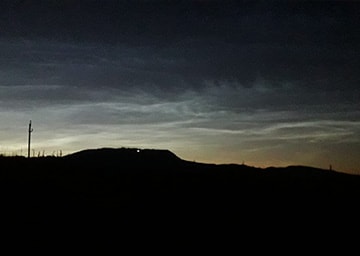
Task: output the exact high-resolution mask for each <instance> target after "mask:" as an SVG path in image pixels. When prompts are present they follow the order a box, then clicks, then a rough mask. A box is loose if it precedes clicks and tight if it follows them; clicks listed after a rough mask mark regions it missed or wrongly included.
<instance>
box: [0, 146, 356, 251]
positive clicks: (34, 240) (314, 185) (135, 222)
mask: <svg viewBox="0 0 360 256" xmlns="http://www.w3.org/2000/svg"><path fill="white" fill-rule="evenodd" d="M0 168H1V174H0V175H1V176H0V181H1V183H0V185H1V209H2V222H1V225H2V232H3V237H4V238H3V240H2V241H3V243H4V244H5V245H10V244H13V247H12V248H13V249H14V250H15V249H24V248H34V247H35V248H36V247H38V248H44V247H48V246H49V247H50V248H51V250H52V253H50V255H51V254H53V253H54V252H57V251H58V250H62V249H65V248H72V246H74V245H76V248H81V250H89V249H90V250H93V249H95V248H100V250H101V251H102V252H103V253H104V250H107V249H110V248H111V249H116V250H120V251H121V250H122V249H123V248H129V247H130V248H132V250H134V251H136V250H139V249H140V250H150V248H152V249H154V248H157V249H164V248H168V247H169V248H171V250H173V251H174V250H175V251H178V250H182V249H184V248H187V247H188V246H189V245H191V244H192V245H194V244H195V245H197V248H199V247H203V249H210V250H212V249H211V248H213V247H214V248H215V247H217V248H219V247H220V248H222V249H221V250H226V249H227V248H231V247H233V248H237V249H240V248H247V249H250V247H251V248H252V249H251V250H255V251H257V250H260V249H264V248H263V247H261V246H259V247H258V246H255V247H252V246H250V244H253V243H256V244H258V245H259V244H263V245H265V244H267V246H269V245H271V246H272V248H274V247H275V248H276V247H277V246H279V243H280V244H283V243H286V244H289V243H291V244H292V245H293V246H295V247H296V246H297V247H299V248H298V249H297V250H301V249H304V248H307V247H308V246H309V245H319V244H321V243H319V241H325V243H326V246H327V248H329V246H330V247H331V246H333V244H332V243H331V242H330V241H333V240H338V239H340V238H345V237H352V238H356V237H358V230H359V229H358V228H359V222H360V214H359V213H360V210H358V204H359V201H360V200H359V195H360V176H354V175H349V174H344V173H340V172H336V171H329V170H321V169H316V168H311V167H303V166H293V167H287V168H267V169H258V168H253V167H249V166H245V165H212V164H202V163H194V162H188V161H184V160H181V159H179V158H178V157H176V156H175V155H174V154H172V153H171V152H170V151H166V150H141V151H140V152H137V150H136V149H125V148H121V149H99V150H86V151H82V152H78V153H75V154H73V155H68V156H65V157H43V158H31V159H27V158H23V157H1V158H0ZM354 232H355V233H354ZM356 232H357V235H356ZM353 233H354V235H351V234H353ZM324 239H325V240H324ZM270 241H271V242H270ZM347 241H348V242H349V243H351V242H350V241H352V240H347ZM130 245H131V246H130ZM200 245H201V246H200ZM289 246H290V245H289ZM297 247H296V248H297ZM279 248H282V249H284V247H283V246H279ZM292 248H293V249H294V247H292ZM269 249H270V248H269ZM241 250H242V249H241Z"/></svg>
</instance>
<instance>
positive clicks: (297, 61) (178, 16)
mask: <svg viewBox="0 0 360 256" xmlns="http://www.w3.org/2000/svg"><path fill="white" fill-rule="evenodd" d="M0 27H1V31H0V56H1V57H0V118H6V120H8V123H7V124H6V125H5V126H6V127H5V126H3V128H2V129H5V130H6V129H8V128H9V127H11V124H13V125H21V122H22V120H24V119H26V120H27V119H30V118H32V119H34V121H35V123H36V121H37V122H38V123H41V124H42V125H43V128H40V130H41V132H42V134H43V135H41V136H40V135H39V138H38V141H39V144H38V147H40V146H41V147H46V145H47V147H56V146H57V145H58V144H61V145H62V146H63V147H64V148H66V150H68V151H72V150H75V149H80V148H81V147H91V146H92V145H101V143H105V144H106V143H107V144H110V145H115V146H116V145H119V144H121V143H129V144H130V145H137V146H144V145H158V146H159V147H168V148H170V149H172V148H171V147H173V148H174V149H176V150H178V151H177V152H181V153H184V154H185V155H186V154H188V152H189V150H188V147H191V148H192V149H193V151H192V152H195V153H194V155H198V156H199V158H201V159H205V160H208V161H215V162H221V161H222V160H224V161H232V162H239V161H242V160H239V159H238V157H239V155H242V156H243V157H247V158H248V159H251V161H253V162H254V163H259V162H256V161H255V159H256V158H257V157H258V158H264V159H265V158H266V160H263V163H266V164H277V163H278V164H287V163H295V162H296V160H297V159H301V160H299V161H303V163H309V164H316V165H319V164H320V162H321V163H324V161H325V162H326V161H328V158H327V157H328V153H324V152H329V151H331V150H329V149H327V150H324V148H326V146H334V145H336V148H337V149H339V148H341V149H343V151H344V152H345V151H346V150H347V149H348V150H353V149H354V148H355V149H356V148H359V149H360V144H359V143H360V142H359V141H358V140H356V137H358V135H359V131H360V128H359V111H360V106H359V102H360V89H359V86H358V85H359V82H360V72H359V70H360V3H358V2H356V1H353V2H350V1H349V2H346V1H329V2H326V1H107V0H103V1H95V0H90V1H83V0H80V1H31V0H24V1H20V0H19V1H18V0H12V1H10V0H9V1H1V2H0ZM4 127H5V128H4ZM53 129H57V131H58V133H57V135H54V133H49V132H48V130H53ZM79 130H81V131H82V132H81V135H80V134H79ZM119 131H121V133H120V132H119ZM134 131H136V133H134ZM18 132H19V133H21V131H20V130H19V131H18ZM94 134H97V139H96V140H93V141H92V142H93V143H94V144H91V145H90V144H89V141H91V140H89V137H91V136H93V135H94ZM52 136H55V137H52ZM1 138H2V141H3V144H4V145H10V144H11V141H13V144H14V145H15V144H16V145H19V143H20V142H19V143H18V141H21V139H18V133H15V131H14V134H13V136H8V135H4V134H3V133H1ZM15 138H16V139H15ZM35 141H36V140H35ZM49 141H50V142H51V143H50V142H49ZM20 144H21V143H20ZM49 144H51V145H49ZM294 145H298V147H297V148H296V146H294ZM9 147H11V148H16V147H18V146H13V147H12V146H9ZM204 148H206V150H205V149H204ZM225 148H227V149H229V150H231V152H227V153H221V154H220V153H219V152H220V151H221V152H223V151H224V149H225ZM330 148H331V147H330ZM1 150H2V149H1V145H0V151H1ZM308 152H313V156H311V155H309V153H308ZM333 152H334V154H335V153H336V154H338V153H339V150H335V149H334V150H333ZM291 153H293V155H292V156H291V155H289V154H291ZM285 155H286V157H285ZM348 155H351V154H348ZM281 156H283V157H281ZM221 157H222V158H221ZM287 157H288V159H286V158H287ZM270 158H271V159H272V160H269V159H270ZM284 158H285V160H284ZM338 158H339V159H340V158H341V157H340V156H339V157H338ZM341 159H343V158H341ZM341 159H340V160H336V161H338V163H339V164H340V163H341V164H342V166H344V168H346V169H347V170H350V169H351V170H354V168H355V167H354V165H352V166H349V165H346V164H344V162H345V161H344V160H341ZM354 161H355V160H354ZM349 162H351V161H349ZM355 162H356V161H355ZM357 163H358V162H357ZM326 164H327V163H326ZM359 164H360V163H359Z"/></svg>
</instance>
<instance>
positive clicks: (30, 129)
mask: <svg viewBox="0 0 360 256" xmlns="http://www.w3.org/2000/svg"><path fill="white" fill-rule="evenodd" d="M33 130H34V129H33V128H31V120H30V123H29V140H28V158H30V142H31V133H32V132H33Z"/></svg>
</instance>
